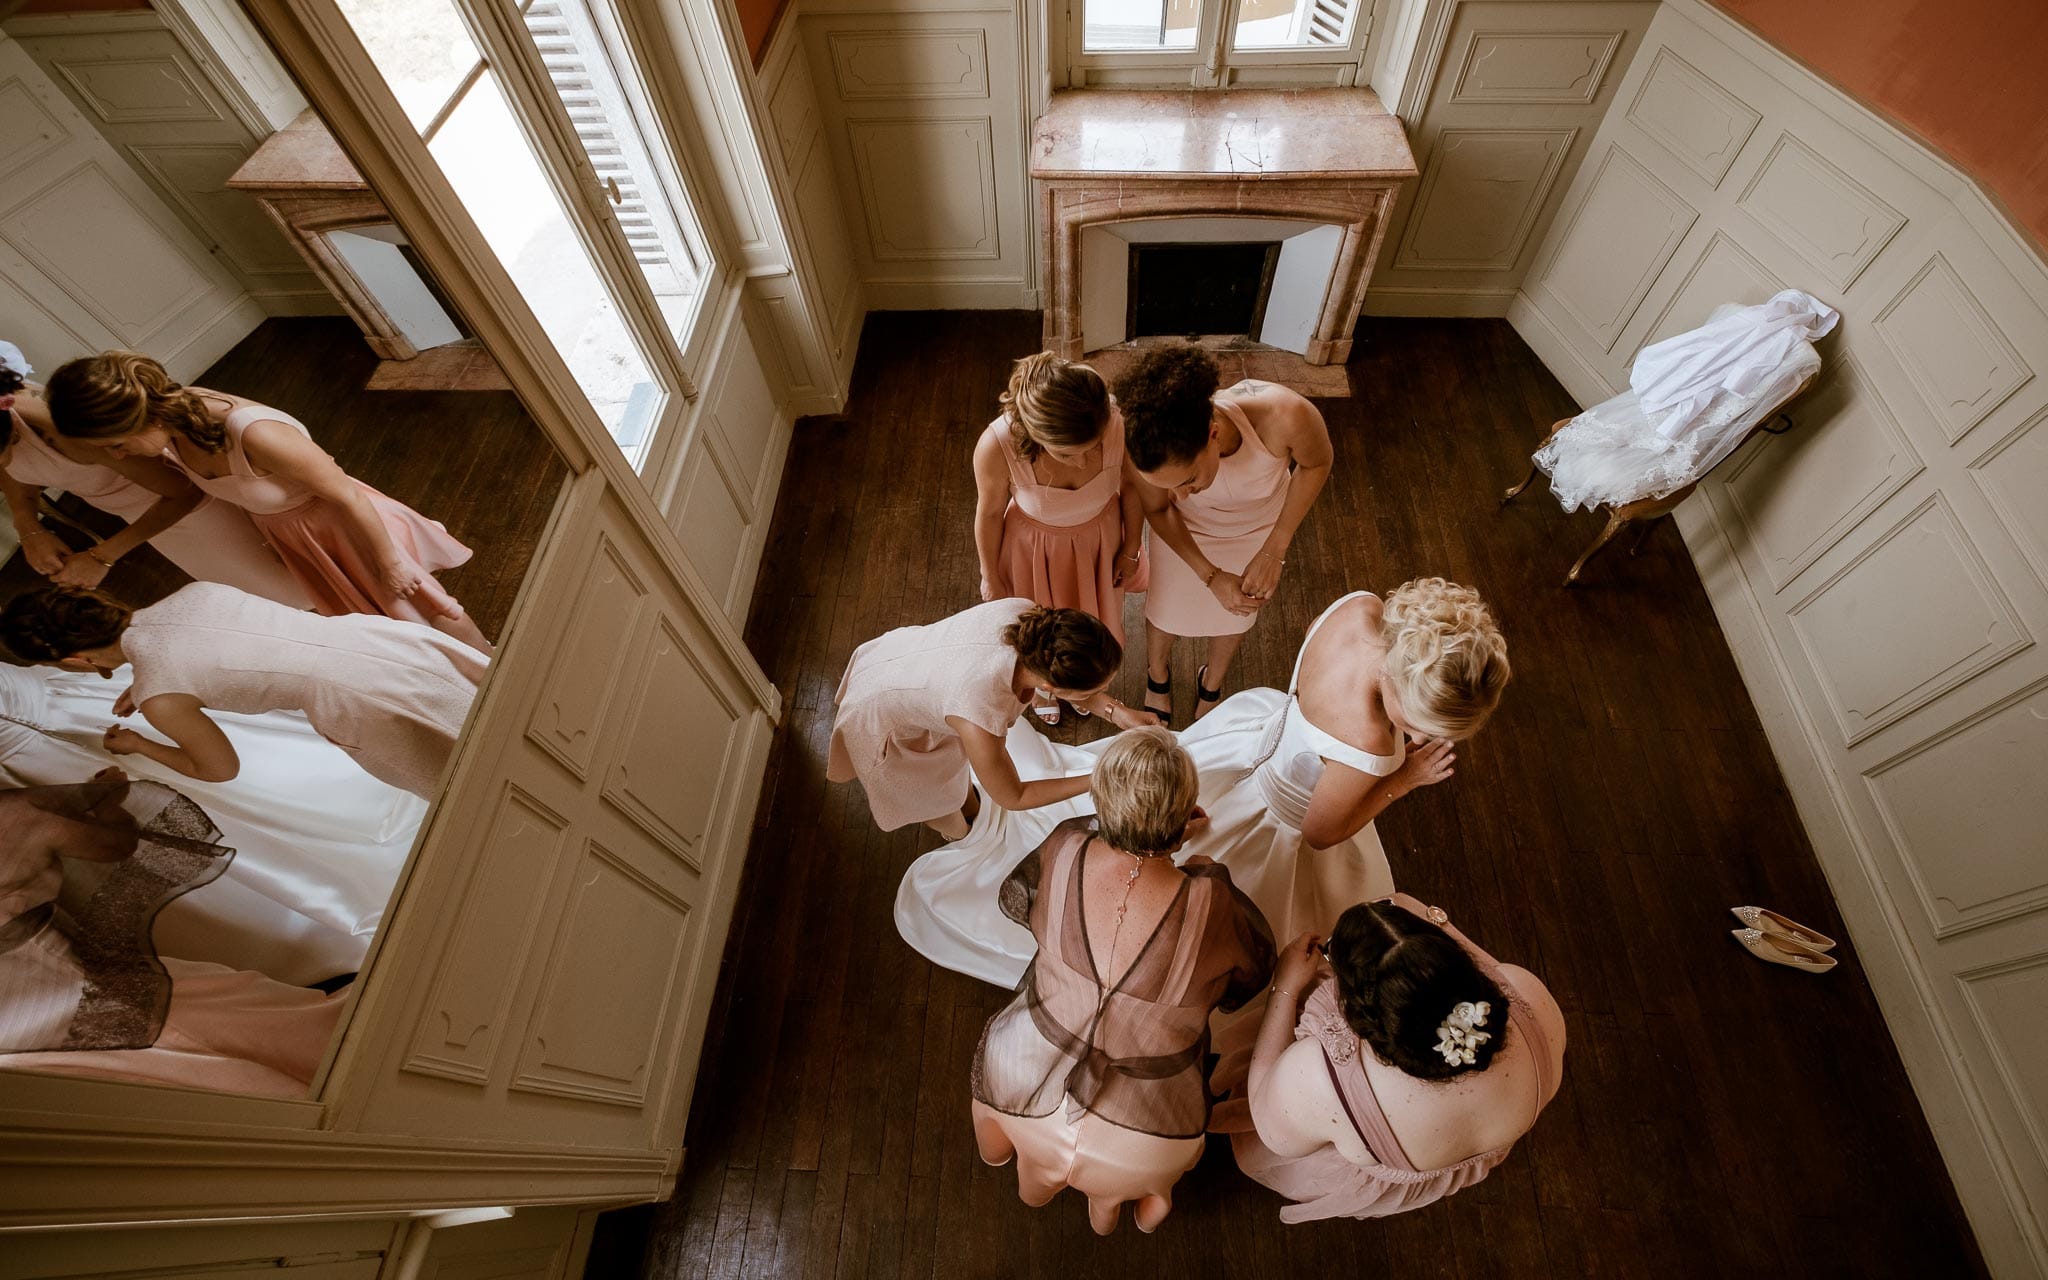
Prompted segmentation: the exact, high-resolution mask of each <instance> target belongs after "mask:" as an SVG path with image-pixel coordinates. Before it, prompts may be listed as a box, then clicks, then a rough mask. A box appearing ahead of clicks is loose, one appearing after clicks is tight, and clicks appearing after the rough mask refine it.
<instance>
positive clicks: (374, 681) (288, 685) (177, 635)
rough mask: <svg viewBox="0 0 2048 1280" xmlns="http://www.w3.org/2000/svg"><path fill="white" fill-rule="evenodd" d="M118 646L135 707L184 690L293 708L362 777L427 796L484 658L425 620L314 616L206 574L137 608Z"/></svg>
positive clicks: (262, 707)
mask: <svg viewBox="0 0 2048 1280" xmlns="http://www.w3.org/2000/svg"><path fill="white" fill-rule="evenodd" d="M121 647H122V649H123V650H124V651H125V652H126V653H127V655H128V661H129V664H130V665H131V666H132V667H133V668H134V673H135V683H134V685H133V686H132V696H133V698H134V701H135V705H136V706H138V707H139V706H141V705H142V704H143V703H145V702H147V701H148V700H149V699H151V698H153V697H155V696H156V695H158V694H160V693H189V694H191V695H192V696H193V697H195V698H197V699H199V701H200V703H201V704H202V705H204V706H207V707H210V708H213V709H214V710H217V711H235V712H240V713H241V714H243V715H258V714H261V713H262V712H265V711H300V712H304V713H305V716H306V720H307V722H308V723H310V724H311V725H312V726H313V729H314V731H315V732H317V733H319V735H320V736H321V737H323V738H325V739H327V740H328V741H329V742H332V743H333V744H334V745H335V746H337V747H340V748H341V749H342V750H343V751H345V752H347V753H348V754H349V756H350V757H351V758H352V759H354V761H355V762H356V763H357V764H359V765H361V766H362V768H363V771H364V772H365V773H368V774H369V775H370V776H371V777H373V778H376V779H378V780H379V781H382V782H387V783H389V784H391V785H392V786H394V787H397V788H399V789H400V790H402V791H410V792H412V793H413V794H414V795H416V796H420V797H422V798H423V799H428V800H431V799H433V797H434V791H435V788H436V786H437V785H438V783H439V781H440V777H441V771H442V770H443V769H444V768H446V767H447V764H448V757H449V756H450V755H451V754H453V752H454V750H455V743H456V740H457V739H458V738H459V737H460V736H461V733H462V721H463V718H464V717H465V716H467V715H468V714H469V704H470V703H471V701H473V700H474V699H475V697H476V690H477V686H478V684H480V683H481V682H482V681H483V677H484V672H485V671H486V669H488V667H489V666H490V659H489V658H486V657H485V656H484V655H483V654H481V653H479V652H477V651H476V650H475V649H472V648H470V647H469V646H468V645H466V644H464V643H462V642H461V641H460V640H456V639H454V638H453V637H451V636H447V635H443V634H442V633H441V632H439V631H436V630H434V629H433V628H432V627H427V626H420V625H418V624H416V623H411V622H401V621H399V620H397V619H395V618H383V617H378V616H376V615H374V614H347V615H343V616H339V617H321V616H320V615H318V614H313V613H299V612H295V611H293V610H290V609H285V608H281V607H280V606H278V605H275V604H272V603H271V602H269V601H267V600H260V599H258V598H256V597H255V596H252V595H248V594H246V593H244V592H240V591H237V590H235V589H234V588H233V587H223V586H220V585H218V584H216V583H211V582H195V583H193V584H192V585H191V586H189V587H182V588H180V589H178V590H177V591H174V592H172V593H171V594H170V595H169V596H167V597H165V598H164V599H163V600H161V601H159V602H158V603H156V604H153V605H151V606H149V607H148V608H146V609H137V610H136V611H135V616H134V618H133V619H132V620H131V621H130V622H129V624H128V630H127V631H126V632H124V633H123V634H122V637H121Z"/></svg>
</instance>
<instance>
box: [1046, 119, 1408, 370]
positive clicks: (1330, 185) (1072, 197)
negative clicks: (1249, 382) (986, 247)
mask: <svg viewBox="0 0 2048 1280" xmlns="http://www.w3.org/2000/svg"><path fill="white" fill-rule="evenodd" d="M1415 174H1416V168H1415V153H1414V152H1413V151H1411V150H1409V147H1408V137H1407V132H1406V130H1404V129H1403V128H1402V126H1401V122H1400V120H1399V119H1398V118H1396V117H1395V116H1394V115H1393V114H1392V113H1391V112H1389V111H1388V110H1387V109H1386V108H1385V107H1384V106H1382V105H1380V100H1379V97H1378V95H1376V94H1375V93H1373V92H1372V90H1370V89H1207V90H1203V89H1196V90H1184V91H1175V92H1154V91H1136V90H1118V89H1069V90H1064V91H1062V92H1059V93H1055V94H1054V95H1053V96H1052V102H1051V104H1050V105H1049V106H1048V107H1047V108H1046V111H1045V114H1044V115H1042V116H1040V117H1039V120H1038V125H1037V128H1036V129H1035V130H1034V132H1033V136H1032V142H1031V176H1032V177H1033V178H1034V179H1036V180H1037V182H1038V191H1039V211H1040V217H1039V234H1040V235H1041V236H1043V237H1044V241H1043V246H1042V247H1043V252H1042V253H1041V254H1040V255H1039V261H1040V264H1041V266H1040V270H1041V272H1042V277H1041V284H1042V287H1043V297H1044V299H1045V346H1046V349H1047V350H1049V351H1053V352H1056V353H1058V354H1060V355H1063V356H1065V357H1067V358H1068V359H1070V360H1072V359H1079V358H1080V357H1081V356H1082V355H1084V354H1085V352H1084V351H1083V350H1082V346H1081V272H1082V252H1081V235H1082V232H1083V230H1084V229H1086V228H1089V227H1099V226H1105V225H1108V224H1111V223H1118V222H1132V221H1137V220H1140V219H1158V218H1216V217H1236V218H1284V219H1292V220H1298V221H1308V222H1318V223H1324V224H1328V225H1332V226H1338V227H1342V228H1343V229H1344V240H1343V244H1342V246H1341V247H1340V248H1339V250H1338V252H1337V260H1336V263H1335V266H1334V267H1333V269H1332V271H1331V274H1330V281H1329V285H1328V288H1327V291H1326V292H1325V294H1324V296H1323V303H1322V307H1321V309H1320V310H1319V311H1318V313H1317V317H1316V325H1315V329H1314V332H1313V333H1312V335H1311V336H1310V338H1309V340H1308V344H1307V349H1306V350H1304V351H1303V352H1302V356H1303V358H1304V359H1306V360H1307V361H1308V363H1310V364H1317V365H1320V364H1342V363H1343V362H1344V361H1345V360H1347V359H1349V358H1350V355H1351V330H1352V328H1353V327H1354V326H1355V325H1356V324H1357V323H1358V312H1359V308H1360V307H1362V306H1363V305H1364V303H1365V287H1366V282H1367V280H1368V278H1369V277H1370V276H1371V274H1372V264H1373V261H1374V260H1375V259H1376V258H1377V257H1378V256H1379V250H1380V240H1381V238H1382V237H1383V236H1384V235H1385V234H1386V227H1387V218H1388V215H1389V214H1391V213H1392V212H1393V207H1394V198H1395V196H1396V195H1397V194H1398V193H1399V191H1400V188H1401V184H1402V183H1403V182H1406V181H1407V180H1408V179H1410V178H1413V177H1414V176H1415Z"/></svg>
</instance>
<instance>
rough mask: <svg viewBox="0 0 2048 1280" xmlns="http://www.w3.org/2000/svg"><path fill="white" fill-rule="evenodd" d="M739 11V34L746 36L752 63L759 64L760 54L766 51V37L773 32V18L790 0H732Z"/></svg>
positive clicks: (778, 16)
mask: <svg viewBox="0 0 2048 1280" xmlns="http://www.w3.org/2000/svg"><path fill="white" fill-rule="evenodd" d="M734 3H735V4H736V5H737V6H738V8H739V11H740V34H741V35H743V36H745V37H746V38H747V51H748V52H749V53H752V54H753V55H754V65H755V66H757V67H758V66H760V65H761V57H762V55H764V54H766V53H767V52H768V37H769V36H772V35H774V34H775V20H776V19H777V18H780V17H781V16H782V11H783V9H784V8H786V7H787V6H788V5H789V3H790V0H734Z"/></svg>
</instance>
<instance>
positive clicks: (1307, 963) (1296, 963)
mask: <svg viewBox="0 0 2048 1280" xmlns="http://www.w3.org/2000/svg"><path fill="white" fill-rule="evenodd" d="M1321 942H1322V939H1321V938H1318V937H1316V935H1314V934H1312V933H1304V934H1302V935H1301V936H1300V937H1298V938H1296V939H1295V940H1294V941H1292V942H1290V943H1288V944H1287V946H1286V947H1285V948H1283V949H1282V950H1281V952H1280V956H1279V959H1278V961H1277V962H1276V963H1275V964H1274V966H1273V985H1274V986H1276V987H1278V988H1280V989H1281V990H1282V991H1285V992H1286V993H1287V994H1288V995H1291V996H1293V997H1294V1000H1295V1005H1296V1007H1299V1006H1300V1003H1301V1001H1302V998H1303V997H1304V995H1305V994H1306V993H1307V989H1308V984H1309V983H1311V982H1314V981H1315V978H1316V966H1317V965H1318V963H1319V962H1320V957H1318V956H1317V955H1316V947H1317V946H1318V945H1320V944H1321Z"/></svg>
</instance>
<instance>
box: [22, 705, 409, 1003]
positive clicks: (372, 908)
mask: <svg viewBox="0 0 2048 1280" xmlns="http://www.w3.org/2000/svg"><path fill="white" fill-rule="evenodd" d="M129 683H130V681H129V679H128V678H127V670H126V668H123V669H121V670H119V671H116V672H115V673H114V677H113V678H112V679H110V680H109V679H102V678H100V677H99V676H97V675H88V674H84V673H80V672H71V671H57V670H53V669H50V668H23V667H15V666H9V665H6V664H0V784H4V785H7V786H17V787H42V786H59V785H64V784H67V783H78V782H83V781H85V780H86V779H88V778H90V777H92V776H93V775H94V774H95V773H97V772H99V771H100V770H101V769H104V768H106V767H107V766H108V765H109V764H116V765H118V766H119V767H120V768H122V769H124V770H126V771H127V772H128V773H130V774H132V775H134V776H136V777H140V778H151V779H154V780H156V781H159V782H164V783H167V784H169V785H171V786H173V787H174V788H176V789H177V790H178V791H180V792H182V793H183V794H185V795H186V796H189V797H190V798H191V799H192V800H193V801H194V802H195V803H197V804H198V805H199V806H200V807H201V808H203V809H205V810H206V813H207V816H209V817H210V818H212V819H213V821H214V824H215V825H216V826H218V827H219V828H220V829H221V843H222V844H224V845H226V846H228V847H230V848H232V849H234V850H235V855H234V860H233V861H232V862H230V863H229V864H228V868H227V871H226V873H225V874H223V875H222V876H221V877H220V878H219V879H218V880H216V881H214V882H213V883H212V884H209V885H207V886H205V887H204V888H201V889H197V890H194V891H193V892H191V893H188V894H186V895H184V896H183V897H181V898H179V899H178V900H177V901H175V902H173V903H171V904H170V905H169V906H167V907H165V908H164V910H163V912H162V914H160V915H159V916H158V917H157V921H156V928H155V937H156V943H157V948H158V950H159V951H161V952H162V953H164V954H166V955H175V956H178V957H180V958H182V959H186V960H204V961H212V962H213V963H216V964H222V965H226V966H228V967H229V968H233V969H250V970H255V971H257V972H260V973H264V974H267V975H269V976H270V977H273V978H276V979H278V980H279V981H281V982H286V983H291V984H293V985H303V984H307V983H313V982H319V981H322V980H324V979H327V978H332V977H335V976H336V975H338V974H344V973H352V972H354V971H356V970H357V969H359V968H360V967H361V966H362V962H363V957H364V955H365V954H366V953H367V952H368V951H369V947H370V940H371V938H372V937H374V936H375V934H376V931H377V924H378V922H379V921H380V920H381V919H382V918H383V915H384V907H385V904H386V902H387V901H388V900H389V899H390V897H391V892H392V890H393V889H394V888H395V887H396V886H397V883H398V875H399V872H400V871H401V870H402V869H403V867H404V865H405V859H406V855H407V854H408V853H409V852H410V851H411V849H412V841H413V836H414V835H415V834H416V833H417V832H418V830H419V825H420V820H421V819H422V818H423V817H425V816H426V811H427V804H426V801H424V800H421V799H420V798H419V797H417V796H414V795H411V794H409V793H407V792H404V791H400V790H398V789H397V788H395V787H391V786H387V785H385V784H384V783H382V782H379V781H377V780H376V779H375V778H372V777H371V776H370V775H368V774H366V773H364V772H363V771H362V769H361V768H359V767H358V766H357V765H356V763H355V762H354V761H353V760H351V759H349V757H348V756H347V755H345V754H344V753H343V752H342V751H341V750H340V748H338V747H336V746H334V745H333V744H332V743H330V742H328V741H327V740H326V739H324V738H322V737H321V736H320V735H319V734H318V733H316V732H314V730H313V727H312V725H310V724H308V723H307V722H306V718H305V717H304V716H302V715H298V714H296V713H294V712H286V711H273V712H269V713H267V714H264V715H253V716H245V715H234V714H230V713H227V712H212V713H210V714H211V715H212V716H213V718H214V719H215V720H216V721H217V722H218V723H219V724H220V726H221V728H222V729H223V730H225V731H226V733H227V735H228V738H229V739H230V740H231V741H232V742H233V743H234V746H235V751H236V754H237V755H239V756H240V757H241V761H242V770H241V773H240V775H239V776H238V777H236V778H235V780H234V781H232V782H224V783H212V782H201V781H198V780H196V779H193V778H188V777H185V776H184V775H182V774H177V773H172V772H170V771H169V770H166V769H164V768H163V767H162V766H160V765H158V764H156V763H154V762H153V761H151V760H149V759H148V758H147V757H145V756H141V755H129V756H123V757H121V758H120V759H119V760H115V759H114V758H113V757H111V756H109V755H107V754H106V753H105V752H104V751H103V750H102V749H101V747H100V742H101V737H102V735H103V734H104V733H105V732H106V729H107V726H108V725H111V724H116V723H119V721H118V720H117V719H116V718H115V716H114V699H115V698H116V697H117V696H118V695H119V694H120V692H121V691H122V690H123V689H126V688H127V687H128V685H129Z"/></svg>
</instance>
